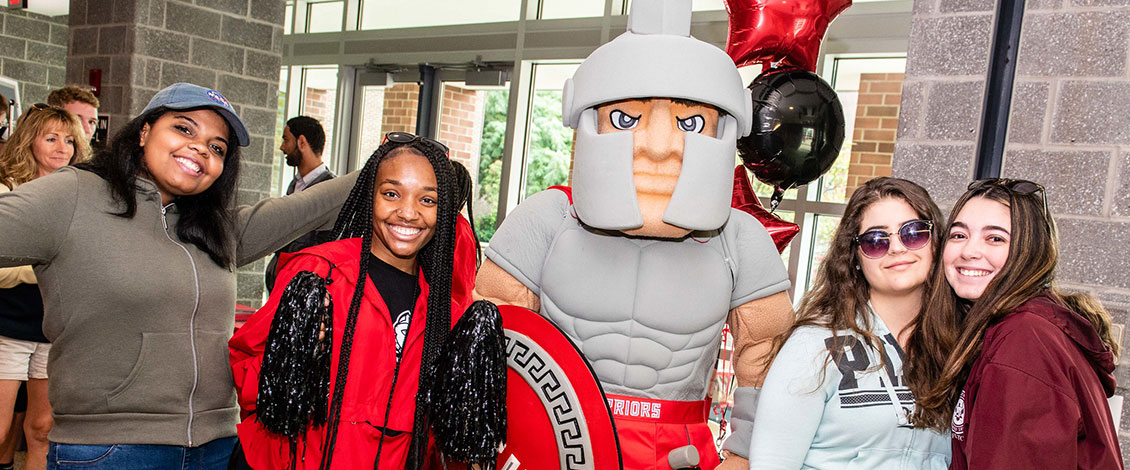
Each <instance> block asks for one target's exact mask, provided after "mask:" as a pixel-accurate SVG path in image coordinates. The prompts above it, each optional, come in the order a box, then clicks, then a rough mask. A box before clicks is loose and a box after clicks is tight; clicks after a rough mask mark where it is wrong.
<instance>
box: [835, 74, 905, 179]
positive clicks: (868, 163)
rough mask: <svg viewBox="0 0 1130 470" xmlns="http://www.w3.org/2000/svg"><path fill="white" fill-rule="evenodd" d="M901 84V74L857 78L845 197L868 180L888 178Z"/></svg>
mask: <svg viewBox="0 0 1130 470" xmlns="http://www.w3.org/2000/svg"><path fill="white" fill-rule="evenodd" d="M902 80H903V74H901V73H865V74H862V75H860V77H859V98H858V102H857V105H856V110H855V126H854V130H853V131H852V139H851V140H852V143H851V162H850V163H849V165H848V177H847V191H846V192H845V193H844V194H846V195H848V196H850V195H851V193H852V192H854V191H855V188H858V187H859V186H860V185H862V184H863V183H865V182H867V180H870V179H872V178H875V177H878V176H891V158H892V157H893V156H894V153H895V137H896V133H897V131H898V112H899V102H900V101H901V100H902Z"/></svg>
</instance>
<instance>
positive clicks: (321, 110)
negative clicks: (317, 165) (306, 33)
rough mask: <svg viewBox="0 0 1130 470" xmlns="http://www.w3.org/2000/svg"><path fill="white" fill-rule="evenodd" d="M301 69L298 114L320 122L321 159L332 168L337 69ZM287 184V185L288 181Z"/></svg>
mask: <svg viewBox="0 0 1130 470" xmlns="http://www.w3.org/2000/svg"><path fill="white" fill-rule="evenodd" d="M303 69H304V72H303V74H302V76H303V79H302V92H301V93H302V94H301V95H300V96H301V100H302V103H301V107H300V108H299V111H298V114H301V115H304V116H310V117H312V118H314V119H317V120H318V121H321V123H322V129H324V130H325V131H326V147H325V151H324V153H323V155H322V157H323V160H324V161H325V162H326V165H328V166H329V167H331V168H332V167H333V166H334V165H335V164H336V162H337V159H336V157H337V155H335V152H333V151H332V150H333V149H334V148H335V147H334V145H333V142H332V141H333V138H334V135H335V134H334V125H335V123H334V116H335V115H336V110H337V102H336V99H337V67H329V68H326V67H304V68H303ZM296 70H299V69H296ZM290 117H293V116H290ZM288 119H289V117H288ZM287 183H288V184H289V180H287Z"/></svg>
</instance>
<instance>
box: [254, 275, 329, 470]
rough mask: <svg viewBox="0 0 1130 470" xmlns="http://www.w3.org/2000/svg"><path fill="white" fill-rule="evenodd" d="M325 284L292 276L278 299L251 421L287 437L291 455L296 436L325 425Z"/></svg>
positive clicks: (308, 277)
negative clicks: (320, 338) (253, 418)
mask: <svg viewBox="0 0 1130 470" xmlns="http://www.w3.org/2000/svg"><path fill="white" fill-rule="evenodd" d="M330 282H332V281H328V280H326V279H323V278H322V277H321V276H318V275H317V274H314V273H312V272H309V271H303V272H300V273H298V274H297V275H296V276H294V279H292V280H291V281H290V283H289V284H287V285H286V290H284V291H283V294H282V298H281V299H280V300H279V306H278V309H277V310H276V312H275V318H274V319H273V320H272V321H271V331H270V333H269V334H268V335H267V345H266V349H265V351H264V352H263V364H262V366H261V368H260V371H259V396H258V398H257V399H256V401H255V406H256V416H255V419H256V420H257V421H259V422H260V423H262V424H263V427H264V428H265V429H266V430H267V431H270V432H272V433H275V434H278V435H282V436H286V437H289V438H291V454H292V455H291V457H294V455H293V454H294V452H295V439H296V438H297V437H299V436H300V435H303V434H305V432H306V429H307V428H308V427H310V426H311V425H313V426H315V427H318V426H321V425H323V424H325V423H326V409H327V405H328V402H329V393H330V356H331V352H332V351H333V340H332V338H333V313H332V312H333V304H332V303H330V305H329V306H328V307H327V306H326V302H327V299H328V294H327V291H326V286H327V285H329V283H330ZM322 328H325V333H324V339H323V340H321V341H319V340H318V336H319V334H320V333H321V332H322ZM291 460H292V462H293V458H292V459H291Z"/></svg>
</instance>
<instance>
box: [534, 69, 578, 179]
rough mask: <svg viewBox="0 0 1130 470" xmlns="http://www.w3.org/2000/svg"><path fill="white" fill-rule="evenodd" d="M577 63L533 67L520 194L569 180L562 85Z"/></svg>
mask: <svg viewBox="0 0 1130 470" xmlns="http://www.w3.org/2000/svg"><path fill="white" fill-rule="evenodd" d="M577 65H578V64H538V65H535V66H534V92H533V97H532V101H533V104H532V105H531V106H530V112H529V119H530V124H529V135H528V136H526V148H527V153H526V159H525V161H526V168H525V169H524V186H523V188H524V190H523V191H522V195H523V197H529V196H531V195H533V194H535V193H537V192H539V191H542V190H544V189H545V188H548V187H550V186H554V185H563V184H568V183H569V169H570V167H571V166H572V155H573V130H572V129H570V128H568V127H565V126H564V125H563V124H562V123H561V88H562V86H564V84H565V79H566V78H569V77H572V76H573V72H575V71H576V70H577Z"/></svg>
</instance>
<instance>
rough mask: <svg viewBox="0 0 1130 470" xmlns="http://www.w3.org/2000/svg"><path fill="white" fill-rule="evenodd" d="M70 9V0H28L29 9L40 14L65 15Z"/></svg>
mask: <svg viewBox="0 0 1130 470" xmlns="http://www.w3.org/2000/svg"><path fill="white" fill-rule="evenodd" d="M70 9H71V2H70V0H27V11H30V12H32V13H39V14H40V15H47V16H59V15H65V14H67V12H68V11H70Z"/></svg>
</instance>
